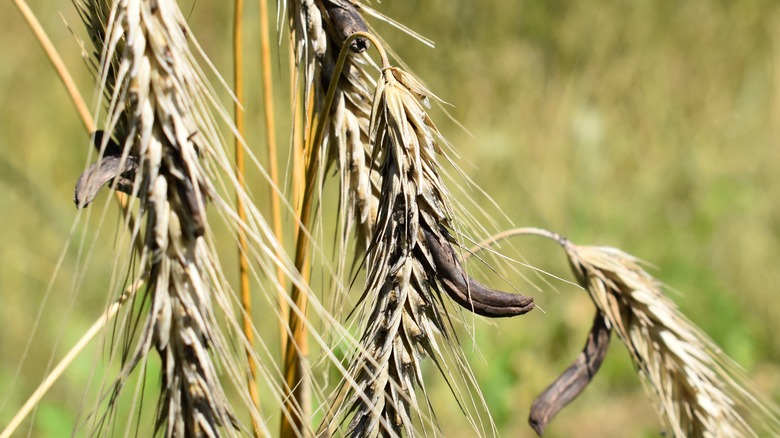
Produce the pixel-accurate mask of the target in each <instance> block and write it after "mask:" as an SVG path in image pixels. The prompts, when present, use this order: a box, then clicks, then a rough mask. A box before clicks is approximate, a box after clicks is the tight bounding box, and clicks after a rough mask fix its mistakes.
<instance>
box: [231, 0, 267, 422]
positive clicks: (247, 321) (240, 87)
mask: <svg viewBox="0 0 780 438" xmlns="http://www.w3.org/2000/svg"><path fill="white" fill-rule="evenodd" d="M243 9H244V1H243V0H235V15H234V21H233V74H234V76H233V79H234V87H235V90H234V92H235V95H236V102H235V123H236V131H237V132H238V135H237V136H236V143H235V151H236V174H237V179H238V184H239V193H237V195H236V210H237V213H238V218H239V220H240V221H241V224H239V226H238V227H237V228H238V244H239V249H238V272H239V277H240V292H241V306H242V307H243V309H244V312H243V315H242V316H243V317H242V322H243V330H244V336H245V337H246V340H247V345H248V346H247V349H246V360H247V365H248V374H247V388H248V389H249V396H250V397H251V398H252V403H254V405H255V408H256V409H257V413H259V412H260V394H259V392H258V390H257V368H256V365H255V362H254V359H253V357H252V350H254V332H253V331H252V296H251V294H250V289H249V260H248V254H249V245H248V244H247V238H246V231H245V229H244V227H243V226H242V224H245V223H246V222H247V215H246V208H245V207H244V198H243V197H244V196H245V195H246V181H245V179H244V148H243V146H242V144H241V143H242V141H243V138H244V131H245V129H244V110H243V108H242V105H243V101H244V74H243V69H244V57H243V44H242V39H241V34H242V30H243V22H242V18H243ZM250 416H251V417H252V429H253V432H254V436H255V437H259V436H261V430H262V429H261V425H260V419H259V418H258V416H257V415H254V414H252V413H250Z"/></svg>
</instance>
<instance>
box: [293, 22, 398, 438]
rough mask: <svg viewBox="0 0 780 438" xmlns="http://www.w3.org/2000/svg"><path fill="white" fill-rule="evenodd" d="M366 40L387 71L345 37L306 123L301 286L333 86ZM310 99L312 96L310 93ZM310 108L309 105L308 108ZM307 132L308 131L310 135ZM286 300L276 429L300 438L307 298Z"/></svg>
mask: <svg viewBox="0 0 780 438" xmlns="http://www.w3.org/2000/svg"><path fill="white" fill-rule="evenodd" d="M359 37H362V38H367V39H369V40H371V42H373V43H374V47H376V48H377V50H378V51H379V56H380V58H381V60H382V67H383V68H388V67H389V63H388V60H387V55H386V54H385V51H384V48H383V47H382V46H381V44H379V42H378V41H377V40H376V38H374V37H373V36H372V35H371V34H368V33H365V32H356V33H354V34H352V35H350V36H349V38H347V39H346V41H344V44H343V45H342V48H341V51H340V52H339V58H338V60H337V61H336V68H335V70H334V73H333V78H332V79H331V81H330V84H329V85H328V91H327V93H326V95H325V101H324V102H323V106H322V108H321V109H320V110H319V112H318V115H319V117H314V118H310V119H308V120H307V121H311V124H310V125H308V126H316V128H317V129H316V131H315V134H314V137H311V136H309V138H310V139H311V143H309V148H308V150H307V163H306V174H305V183H304V184H305V185H304V188H303V190H304V191H303V198H302V200H301V208H300V215H299V217H298V224H299V226H298V229H297V233H296V242H295V260H294V261H295V268H296V269H297V270H298V272H300V273H301V275H302V278H303V282H304V283H308V282H309V276H310V272H311V271H310V270H311V266H310V263H309V260H310V255H309V252H310V241H309V238H310V235H309V230H310V229H311V227H310V225H311V221H312V220H313V217H312V205H313V200H314V191H315V189H316V182H317V172H318V171H319V167H320V147H321V145H322V139H323V136H324V133H325V126H326V125H327V122H328V114H329V112H330V107H331V105H332V104H333V98H334V96H335V95H336V85H337V84H338V79H339V78H340V77H341V71H342V69H343V68H344V63H345V62H346V59H347V55H348V54H349V52H350V51H351V50H350V49H349V45H350V43H351V42H352V41H353V40H354V39H355V38H359ZM310 94H311V95H313V93H310ZM311 106H312V105H309V107H310V108H311ZM310 132H311V131H309V133H310ZM290 300H291V301H292V302H293V305H295V306H296V307H297V308H298V309H300V312H290V314H289V318H288V323H287V325H288V330H289V332H288V333H289V336H290V340H289V341H288V342H287V345H286V348H285V350H284V370H285V382H286V386H285V412H286V413H287V415H286V416H284V417H282V424H281V429H280V436H281V437H282V438H287V437H294V436H304V434H305V431H306V430H308V428H307V427H306V424H305V421H306V420H307V419H308V418H309V416H310V415H309V414H308V412H309V410H310V409H311V408H310V406H309V396H310V387H309V386H310V385H309V382H308V381H307V380H306V377H307V376H306V373H305V370H306V363H305V362H306V360H307V357H308V353H309V349H308V335H307V333H306V326H305V324H304V321H303V319H302V317H301V316H299V315H302V316H303V318H305V316H306V308H307V306H308V297H307V295H306V292H305V291H304V290H301V288H300V287H298V286H297V285H295V284H294V285H293V287H292V291H291V292H290Z"/></svg>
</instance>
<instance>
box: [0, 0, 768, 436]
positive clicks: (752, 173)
mask: <svg viewBox="0 0 780 438" xmlns="http://www.w3.org/2000/svg"><path fill="white" fill-rule="evenodd" d="M224 4H225V3H224V2H207V1H203V0H201V1H198V2H195V3H194V6H193V2H192V1H184V2H182V5H183V6H182V9H183V10H185V11H188V10H190V8H192V14H191V23H192V27H193V29H194V31H195V33H196V35H197V36H198V38H199V39H200V41H201V43H202V44H203V46H204V49H205V51H206V52H207V53H208V54H209V55H210V56H211V57H212V58H213V59H214V61H215V63H216V65H217V66H218V68H220V69H222V71H223V72H224V74H225V76H226V77H230V76H231V73H230V70H229V68H228V67H229V65H230V64H229V56H230V41H229V36H230V30H229V20H230V15H231V13H232V11H231V10H229V9H228V8H226V7H225V6H223V5H224ZM30 5H31V7H32V8H33V10H34V11H35V12H36V13H37V15H38V18H39V19H40V20H41V21H42V23H43V25H44V27H45V28H46V29H47V31H48V32H49V34H50V36H51V37H52V39H53V40H54V41H55V44H56V45H57V47H58V49H59V50H60V52H61V54H62V56H63V57H64V58H65V61H66V63H67V65H68V66H69V67H70V69H71V72H72V73H73V74H74V76H76V79H77V82H78V84H79V85H80V87H81V90H82V93H83V94H84V96H85V97H86V98H87V101H88V102H90V101H91V100H90V99H91V97H92V93H93V89H92V85H91V80H90V77H89V75H88V73H87V70H86V68H85V67H84V65H83V63H82V62H81V60H80V52H79V51H80V49H79V46H78V45H77V43H76V41H75V39H74V38H73V37H72V36H71V34H70V31H69V30H68V28H67V27H66V26H65V25H64V24H63V20H62V19H61V17H60V14H62V16H64V17H65V20H66V21H67V22H68V23H69V25H70V26H72V27H73V28H74V31H75V32H76V33H77V34H78V35H81V34H82V30H81V24H80V22H79V20H78V16H77V15H76V13H75V11H74V10H73V7H72V6H71V5H70V3H69V2H56V4H54V3H52V2H44V1H42V0H36V1H31V2H30ZM374 6H375V7H376V8H377V9H378V10H380V11H383V12H385V13H387V14H388V15H389V16H391V17H393V18H395V19H397V20H398V21H400V22H402V23H404V24H406V25H407V26H409V27H411V28H412V29H414V30H416V31H418V32H420V33H422V34H423V35H425V36H427V37H429V38H431V39H433V40H434V41H435V42H436V44H437V48H436V49H429V48H427V47H425V46H423V45H421V44H418V43H416V42H414V41H413V40H411V39H410V38H409V37H408V36H406V35H403V34H402V33H400V32H398V31H396V30H393V29H391V28H389V27H388V26H387V25H384V24H378V25H377V28H378V29H379V30H380V32H381V33H382V35H383V37H384V38H385V39H386V40H387V41H388V42H389V43H390V45H391V46H392V47H393V48H394V49H395V50H396V51H397V52H398V53H399V55H400V56H401V58H402V59H403V60H404V61H406V63H407V64H408V65H409V66H410V68H411V69H412V70H413V71H414V72H415V73H416V74H417V75H418V76H419V77H421V78H422V79H423V80H424V81H425V82H426V83H427V84H428V85H429V87H430V88H431V89H432V90H433V91H434V92H435V93H436V94H437V95H438V96H439V97H441V98H442V99H443V100H444V101H446V102H448V103H449V104H451V105H452V106H451V107H448V111H449V112H450V113H451V114H452V115H453V117H454V119H456V120H457V121H459V122H460V123H461V124H462V125H463V126H464V127H465V128H466V129H467V130H468V131H470V133H471V135H469V134H468V133H467V132H465V131H464V130H463V129H461V128H460V127H458V125H457V124H456V123H454V122H453V121H452V120H450V119H449V118H448V117H447V116H446V115H445V114H444V113H443V112H441V111H434V112H433V116H434V118H435V120H436V122H437V124H438V126H439V128H440V130H441V131H442V132H443V133H444V134H445V136H447V138H448V139H449V140H450V141H451V143H452V144H453V145H454V147H455V149H456V150H457V151H458V153H459V154H460V155H461V162H460V164H461V167H463V169H464V170H465V172H466V173H467V174H468V175H469V176H470V177H471V178H472V179H473V180H474V181H476V182H477V183H478V184H479V185H480V186H481V187H482V188H483V189H484V190H485V191H486V192H487V193H489V194H490V196H492V197H493V199H495V200H496V202H497V203H498V205H500V206H501V208H502V210H503V212H504V213H505V214H506V218H502V216H500V214H499V212H498V211H496V210H495V209H492V208H491V207H486V208H487V209H488V210H489V212H490V214H491V215H492V216H494V217H495V218H496V220H498V222H499V225H498V227H497V228H506V227H509V226H511V223H514V224H515V225H534V226H542V227H547V228H550V229H552V230H554V231H557V232H559V233H561V234H563V235H565V236H567V237H569V238H570V239H572V240H573V241H575V242H577V243H581V244H606V245H612V246H616V247H619V248H621V249H623V250H625V251H627V252H630V253H632V254H634V255H636V256H638V257H640V258H642V259H645V260H647V261H648V262H650V263H652V264H653V265H654V266H655V267H656V268H657V269H653V270H651V272H652V273H653V274H654V275H656V277H658V278H659V279H661V280H662V281H663V282H665V283H666V284H667V285H669V287H670V294H672V296H673V298H674V299H675V301H676V302H677V303H679V305H680V306H681V308H682V309H683V311H684V312H685V313H686V314H687V315H688V316H689V317H690V319H691V320H693V321H694V322H695V323H696V324H698V325H699V326H701V327H702V328H703V329H704V330H705V331H706V332H707V333H709V334H710V335H711V336H712V337H713V338H714V340H715V341H716V342H717V343H718V344H719V345H721V346H722V347H723V349H724V350H725V352H727V353H728V354H729V355H730V356H731V357H733V358H734V359H735V360H737V361H738V362H739V363H740V364H741V365H742V366H743V367H745V368H746V370H747V371H748V373H749V374H750V375H751V376H752V377H753V378H754V380H755V381H756V383H757V384H758V386H759V387H761V388H763V389H764V390H765V391H766V392H767V393H769V394H770V395H772V396H773V398H774V399H775V400H780V338H779V337H778V336H777V333H780V300H779V299H778V298H777V295H778V293H779V292H780V269H778V262H777V261H778V258H780V172H779V171H778V167H779V166H780V164H779V163H780V144H779V143H778V138H780V3H777V2H772V1H769V0H754V1H751V2H732V1H715V0H712V1H706V0H688V1H686V2H678V1H671V0H661V1H656V2H625V1H607V2H600V3H599V4H598V6H595V5H591V4H589V3H587V2H576V1H565V0H555V1H544V0H530V1H520V0H518V1H512V2H507V1H497V0H484V1H481V2H473V1H465V0H449V1H444V0H428V1H425V2H421V1H404V2H391V1H387V2H385V3H382V4H375V5H374ZM253 8H256V6H255V5H249V10H248V11H247V14H248V16H247V20H246V23H247V26H248V30H247V35H248V42H247V50H248V54H249V56H255V55H253V54H256V53H258V51H257V50H258V49H257V37H256V35H254V33H256V32H253V30H255V31H256V22H257V19H256V18H255V17H256V15H254V14H256V10H255V9H253ZM0 42H2V46H0V120H2V122H1V123H0V187H1V188H0V205H2V209H0V211H3V212H4V213H3V214H0V242H2V243H1V244H0V290H2V294H3V298H4V304H3V305H2V306H0V424H5V423H6V422H7V421H8V420H9V419H10V418H11V416H12V415H13V413H14V412H16V410H17V409H18V408H19V406H20V405H21V404H22V403H23V402H24V400H25V399H26V397H27V396H28V395H29V394H30V393H31V391H32V390H33V389H34V388H35V386H37V384H38V383H39V382H40V380H41V379H42V377H43V376H44V372H45V370H46V369H47V367H48V365H49V363H50V361H51V360H52V359H55V360H58V359H59V358H60V357H61V356H62V355H63V354H64V351H66V350H67V348H69V347H70V345H72V344H73V342H74V341H75V340H76V339H77V338H78V337H79V336H80V335H81V334H82V333H83V332H84V330H85V329H86V328H87V327H88V326H89V325H90V324H91V323H92V322H93V321H94V320H95V319H96V318H97V317H98V315H99V314H100V313H101V311H102V309H103V307H104V305H105V303H106V302H107V300H109V292H112V291H108V290H107V287H108V284H109V279H110V272H111V269H112V265H111V261H112V257H111V254H112V251H113V249H114V242H115V239H114V234H115V230H116V229H117V228H118V227H119V226H121V224H120V223H119V216H118V214H117V213H116V211H115V207H114V205H113V204H109V206H108V211H109V213H108V215H107V216H106V220H105V223H104V224H103V227H102V229H101V232H100V235H99V236H98V237H97V238H95V234H94V233H93V232H92V231H89V229H85V228H84V227H83V226H79V227H73V221H74V218H75V217H76V209H75V207H74V206H73V203H72V191H73V185H74V183H75V181H76V178H77V177H78V175H79V173H80V172H81V171H82V169H83V167H84V165H85V162H86V161H85V160H86V135H85V133H84V131H83V128H82V126H81V124H80V121H79V120H78V118H77V116H76V114H75V111H74V110H73V107H72V105H71V104H70V102H69V100H68V99H67V96H66V95H65V92H64V91H63V88H62V87H61V85H60V83H59V81H58V80H57V77H56V76H55V74H54V72H53V70H52V69H51V67H50V66H49V65H48V62H47V61H46V59H45V58H44V55H43V53H42V51H41V50H40V49H39V47H38V44H37V43H36V42H35V40H34V39H33V37H32V34H31V33H30V32H29V30H28V29H27V28H26V26H25V25H24V24H23V22H22V19H21V17H20V15H19V14H18V12H17V11H16V10H15V9H14V8H13V6H12V5H11V3H10V2H5V3H2V4H0ZM285 44H286V43H285ZM278 59H279V64H280V65H279V67H278V68H275V70H274V71H275V72H276V73H279V72H286V65H287V64H286V58H285V57H284V56H281V55H280V57H279V58H278ZM257 68H258V61H257V58H252V59H251V61H250V64H249V65H248V69H247V74H249V75H252V74H256V73H257ZM287 90H288V88H287V86H286V85H284V84H283V83H280V84H279V87H278V92H277V94H276V98H277V100H278V101H279V102H280V104H282V105H283V102H285V98H286V96H287V95H288V94H287V93H288V91H287ZM250 91H252V92H255V93H257V88H256V87H254V88H250ZM223 94H225V93H223ZM225 102H228V100H227V97H225ZM259 107H260V104H259V95H258V94H255V95H253V96H250V97H249V103H248V105H247V112H248V117H249V119H250V120H255V121H256V123H255V126H253V128H252V130H251V131H250V133H249V139H250V144H252V143H253V142H254V144H261V143H262V142H261V141H260V139H261V138H262V137H261V134H262V130H261V129H262V127H261V126H260V123H259V120H260V113H259ZM282 108H284V110H283V111H286V108H287V107H286V106H283V107H282ZM282 119H283V120H282V123H284V119H286V113H285V114H284V115H283V117H282ZM280 131H281V133H280V141H282V142H283V143H284V142H286V141H287V140H288V138H287V134H286V131H285V129H284V128H283V127H282V128H280ZM263 190H264V189H260V190H258V192H262V191H263ZM472 195H473V196H474V197H476V198H477V202H478V204H479V205H482V206H486V205H489V202H487V200H486V199H485V198H484V197H483V196H482V195H480V194H479V193H477V192H474V193H472ZM106 199H107V198H106V196H105V195H102V196H101V197H100V198H99V200H100V201H99V202H97V203H96V204H95V206H93V207H92V208H95V209H96V210H95V211H96V213H95V214H93V216H95V217H93V218H92V219H91V222H90V224H93V223H94V226H95V227H96V226H97V223H98V221H97V219H98V218H97V216H99V214H98V213H99V210H98V209H102V208H104V205H106V203H107V202H106ZM259 199H260V200H261V202H265V201H264V200H263V198H262V197H261V198H259ZM466 208H473V207H469V206H468V205H466ZM531 239H532V238H526V239H524V240H515V241H513V244H512V245H513V247H514V248H515V249H516V250H517V252H519V253H520V254H521V255H522V256H524V257H525V258H526V259H527V260H528V261H529V262H530V263H532V264H534V265H536V266H538V267H540V268H542V269H544V270H546V271H549V272H551V273H554V274H556V275H558V276H561V277H564V278H566V279H571V277H570V275H569V272H568V267H567V266H566V265H565V260H564V258H563V256H562V254H561V253H560V252H559V251H558V250H557V248H555V247H554V246H553V245H551V244H549V243H545V242H537V241H536V240H531ZM93 240H94V242H93ZM67 242H70V244H69V245H67V246H66V243H67ZM229 243H230V239H227V240H226V244H225V248H224V253H225V259H224V261H223V264H224V266H225V267H226V272H227V273H228V275H234V273H233V272H232V270H233V266H234V264H231V263H232V262H231V261H232V260H234V258H235V256H234V252H235V250H234V248H233V247H231V246H230V245H229ZM64 248H65V249H64ZM505 249H507V250H509V252H510V255H512V256H518V254H517V252H514V251H513V250H512V249H511V248H510V247H508V246H506V247H505ZM90 251H94V253H93V254H92V256H91V258H90V259H89V260H86V261H85V259H84V257H83V254H85V253H88V252H90ZM60 260H61V261H60ZM84 264H86V267H85V266H83V265H84ZM524 272H525V273H526V274H529V272H530V271H524ZM55 273H57V275H56V276H55V275H54V274H55ZM509 280H510V281H511V282H512V283H513V284H515V285H517V287H518V288H520V289H521V290H522V291H524V292H527V293H529V294H532V295H534V296H535V297H536V299H537V302H538V303H539V304H540V305H541V306H542V307H543V309H544V312H533V313H532V314H530V315H528V316H525V317H523V318H521V319H518V320H514V321H501V322H499V323H497V324H485V323H483V322H481V321H477V322H475V327H474V331H475V334H474V335H473V336H474V339H475V340H476V345H477V347H478V351H477V350H476V348H477V347H473V348H472V346H471V342H470V337H469V336H470V335H469V334H467V333H465V332H464V333H463V334H462V335H461V340H462V341H463V342H464V343H465V348H466V350H467V351H468V352H469V353H470V356H472V357H473V360H472V366H473V368H474V370H475V374H476V376H477V379H478V381H479V383H480V385H481V386H482V388H483V391H484V393H485V398H486V401H487V403H488V406H489V407H490V409H491V411H492V414H493V416H494V419H495V421H496V424H497V426H498V430H499V432H500V433H501V434H502V435H504V436H532V431H531V430H530V428H529V427H528V426H527V425H526V418H527V414H528V410H529V408H530V405H531V402H532V401H533V398H534V397H535V396H536V395H537V394H538V393H539V392H540V391H541V390H543V389H544V387H545V386H546V385H547V384H548V383H550V382H551V381H552V380H553V379H554V378H555V377H556V376H557V375H558V374H559V373H560V372H561V371H562V370H563V369H564V368H565V367H566V366H567V364H568V363H569V361H571V360H572V359H573V358H574V357H575V355H576V354H577V353H578V351H579V350H580V348H581V346H582V344H583V343H584V340H585V335H586V332H587V330H588V328H589V325H590V322H591V319H592V313H593V309H592V305H591V304H590V303H589V301H588V300H587V298H586V297H585V295H584V293H582V292H581V291H577V290H576V289H574V288H572V287H570V286H566V285H565V284H564V283H563V282H561V281H557V280H550V281H551V284H550V285H547V284H545V283H544V282H543V281H542V280H541V279H539V278H534V279H533V282H534V284H536V285H537V286H539V287H541V288H542V289H543V291H541V292H539V291H536V290H534V289H533V287H532V286H531V285H529V284H528V283H527V282H525V281H524V280H522V279H520V278H519V277H517V278H509ZM491 281H496V282H498V281H500V280H499V279H496V278H492V279H491ZM257 311H258V312H262V309H259V310H257ZM467 322H468V323H469V324H470V323H471V322H472V321H467ZM274 336H275V335H274ZM96 351H97V350H96V349H94V348H93V349H91V350H90V351H88V352H86V353H85V354H84V355H83V357H82V358H81V359H80V361H79V362H77V363H76V364H75V365H74V367H72V369H71V370H70V372H69V373H68V374H66V376H65V377H64V378H63V380H62V381H61V382H60V383H58V384H57V385H56V386H55V387H54V388H53V390H52V392H51V393H50V394H49V395H48V396H47V397H46V398H45V399H44V403H43V404H42V405H41V406H40V408H39V409H38V411H37V414H36V416H35V420H34V422H33V423H30V422H28V423H26V425H27V426H26V427H27V428H26V429H23V431H29V432H30V434H31V435H32V436H42V437H46V436H62V435H63V434H66V433H69V432H70V430H71V429H72V428H73V427H74V424H73V418H74V417H75V415H76V413H78V412H82V410H83V409H85V408H87V407H89V406H91V403H92V399H90V398H89V397H86V398H85V396H84V393H85V387H87V385H88V384H89V390H90V391H92V392H94V391H95V389H96V387H97V386H98V385H99V384H100V382H101V377H100V376H101V375H100V372H101V369H102V367H103V366H104V365H105V364H104V363H103V361H102V360H101V358H104V357H105V354H103V355H102V356H101V353H96ZM20 364H21V365H20ZM428 371H429V377H430V378H429V379H428V380H427V386H428V390H429V392H430V393H431V394H432V396H433V398H434V400H433V405H434V407H435V408H436V413H437V415H438V418H439V420H440V422H441V424H442V433H443V434H444V436H448V437H449V436H453V437H456V436H463V437H466V436H471V435H472V433H471V431H470V429H469V428H468V425H466V424H465V423H464V420H463V419H462V415H461V414H460V413H459V411H458V408H457V406H456V405H454V403H452V399H451V397H450V396H449V394H448V393H447V391H448V390H447V388H446V386H444V385H442V384H441V382H440V381H439V380H440V379H438V376H437V371H436V370H435V369H434V368H433V367H431V368H429V370H428ZM90 382H91V383H90ZM151 383H152V384H154V383H156V382H154V381H152V382H151ZM92 397H93V398H94V396H92ZM659 431H660V426H659V422H658V421H657V418H656V414H655V413H654V411H653V407H652V404H651V403H650V402H649V401H648V400H647V399H646V397H645V396H644V394H643V391H642V386H641V383H640V382H639V380H638V379H637V378H636V377H635V375H634V372H633V369H632V367H631V364H630V362H629V360H628V356H627V355H626V353H625V351H623V350H622V346H621V345H620V344H619V343H618V342H617V341H616V340H614V339H613V344H612V348H611V351H610V354H609V356H608V358H607V362H606V363H605V365H604V367H603V369H602V372H601V373H600V374H599V375H598V377H597V378H596V379H595V380H594V382H593V383H592V384H591V386H590V387H589V388H588V389H587V390H586V392H585V393H584V394H583V395H582V396H581V397H580V399H578V400H577V401H576V402H575V403H574V404H573V405H572V406H570V407H569V408H568V409H566V410H564V411H563V413H562V414H561V415H560V417H559V418H558V419H556V420H555V421H554V422H553V423H552V425H551V426H550V428H549V430H548V434H547V435H545V436H550V437H568V436H585V437H589V436H603V437H626V436H658V435H659ZM23 433H24V432H23Z"/></svg>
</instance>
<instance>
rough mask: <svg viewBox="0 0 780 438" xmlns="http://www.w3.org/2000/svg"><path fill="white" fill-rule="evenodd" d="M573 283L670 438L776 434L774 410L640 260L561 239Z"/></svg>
mask: <svg viewBox="0 0 780 438" xmlns="http://www.w3.org/2000/svg"><path fill="white" fill-rule="evenodd" d="M565 248H566V252H567V254H568V257H569V261H570V263H571V265H572V268H573V270H574V273H575V275H576V276H577V278H578V280H579V282H580V283H581V284H582V286H583V287H584V288H585V289H586V290H587V291H588V294H589V295H590V297H591V299H592V300H593V302H594V303H595V304H596V307H598V309H599V311H600V312H601V313H602V314H603V315H604V318H605V319H606V321H607V322H608V324H609V325H611V327H612V329H613V330H614V331H615V332H616V333H617V335H618V337H619V338H620V340H621V341H623V343H624V344H625V345H626V347H627V348H628V350H629V353H630V354H631V358H632V359H633V361H634V364H635V365H636V367H637V370H638V371H639V373H640V374H641V376H642V377H644V378H646V379H647V381H648V382H649V383H650V387H651V388H652V392H653V393H654V394H655V396H657V399H658V401H659V410H660V414H661V416H662V417H663V418H664V419H665V423H666V425H667V426H668V427H669V429H670V431H671V433H672V434H673V435H674V436H675V437H689V436H696V437H752V436H776V435H778V434H780V416H778V411H777V408H776V407H774V406H773V405H772V403H771V402H769V401H767V400H766V399H765V398H764V397H763V396H761V395H760V394H759V393H758V392H757V391H755V389H754V388H752V387H751V386H750V384H749V382H748V380H747V379H746V378H745V376H744V374H743V372H742V371H741V370H740V369H739V367H738V366H737V365H736V364H735V363H733V361H731V359H729V358H728V357H727V356H726V355H725V354H723V353H722V352H721V351H720V349H718V347H717V346H716V345H715V344H714V343H713V341H712V340H711V339H709V338H708V337H707V336H706V335H705V334H704V333H703V332H702V331H701V330H700V329H699V328H698V327H696V326H695V325H694V324H692V323H691V322H690V321H688V320H687V319H686V318H685V316H683V315H682V313H680V311H679V310H678V308H677V307H676V306H675V304H674V303H673V302H672V301H671V300H669V298H667V297H666V296H664V295H663V293H662V292H661V286H660V284H659V283H658V281H657V280H655V279H654V278H653V277H652V276H650V274H648V273H647V272H645V271H644V270H643V269H642V268H641V267H640V266H639V263H638V261H637V260H636V259H635V258H634V257H632V256H630V255H628V254H626V253H624V252H622V251H620V250H617V249H614V248H607V247H592V246H576V245H573V244H571V243H566V244H565Z"/></svg>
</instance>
